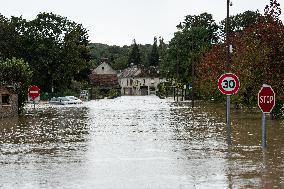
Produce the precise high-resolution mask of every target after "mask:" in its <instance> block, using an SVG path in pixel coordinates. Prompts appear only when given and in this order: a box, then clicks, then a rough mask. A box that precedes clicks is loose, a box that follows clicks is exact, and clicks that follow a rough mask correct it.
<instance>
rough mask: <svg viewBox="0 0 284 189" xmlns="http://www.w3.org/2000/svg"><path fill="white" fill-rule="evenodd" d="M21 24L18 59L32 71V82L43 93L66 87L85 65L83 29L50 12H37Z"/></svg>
mask: <svg viewBox="0 0 284 189" xmlns="http://www.w3.org/2000/svg"><path fill="white" fill-rule="evenodd" d="M22 25H23V26H22V27H24V29H19V31H21V33H20V34H21V35H22V40H21V42H22V48H21V49H22V53H21V57H22V58H23V59H24V60H26V61H27V62H29V64H30V66H31V69H32V70H33V73H34V76H33V83H34V84H36V85H39V86H40V88H41V89H42V90H43V91H47V92H49V91H51V89H52V88H53V87H54V88H55V90H56V91H64V90H65V89H67V88H69V86H70V84H71V81H72V80H73V79H74V77H75V76H76V75H77V74H79V75H80V72H81V71H82V70H84V69H86V67H87V66H88V64H87V62H88V60H89V58H90V57H89V49H88V46H87V45H88V34H87V31H86V29H85V28H83V27H82V25H80V24H77V23H75V22H73V21H70V20H68V19H67V18H66V17H62V16H59V15H55V14H53V13H40V14H38V15H37V17H36V18H35V19H34V20H31V21H29V22H24V23H23V24H22ZM20 26H21V25H20ZM78 78H82V77H81V76H78Z"/></svg>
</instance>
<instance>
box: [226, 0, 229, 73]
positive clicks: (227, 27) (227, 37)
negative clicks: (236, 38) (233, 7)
mask: <svg viewBox="0 0 284 189" xmlns="http://www.w3.org/2000/svg"><path fill="white" fill-rule="evenodd" d="M229 28H230V0H227V19H226V46H227V61H226V70H227V72H228V71H230V40H229V32H230V30H229Z"/></svg>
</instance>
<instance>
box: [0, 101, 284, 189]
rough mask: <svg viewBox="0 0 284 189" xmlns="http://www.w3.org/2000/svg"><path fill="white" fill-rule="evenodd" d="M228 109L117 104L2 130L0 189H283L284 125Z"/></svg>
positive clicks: (44, 112)
mask: <svg viewBox="0 0 284 189" xmlns="http://www.w3.org/2000/svg"><path fill="white" fill-rule="evenodd" d="M267 126H268V128H267V136H268V141H267V144H268V149H267V151H265V152H264V151H263V150H262V149H261V147H260V146H261V114H260V113H249V112H247V111H245V112H241V111H239V112H236V111H232V131H233V133H232V143H233V146H231V147H228V145H227V141H226V140H227V134H226V129H225V128H226V124H225V106H222V105H220V104H212V103H204V102H198V103H197V104H196V107H195V108H194V111H193V110H192V108H191V104H190V102H183V103H176V102H172V101H171V100H169V99H162V100H161V99H159V98H157V97H155V96H146V97H119V98H117V99H113V100H107V99H105V100H100V101H90V102H86V103H85V104H83V105H76V106H48V105H46V106H41V107H38V109H37V112H36V113H35V114H34V113H33V111H32V110H28V112H27V113H26V114H25V115H23V116H20V117H18V118H16V119H3V120H1V123H0V174H1V175H0V188H27V189H32V188H68V189H69V188H74V189H78V188H98V189H187V188H284V160H283V157H284V145H283V143H284V137H283V136H284V123H283V122H282V121H271V120H268V121H267Z"/></svg>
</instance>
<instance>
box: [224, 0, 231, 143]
mask: <svg viewBox="0 0 284 189" xmlns="http://www.w3.org/2000/svg"><path fill="white" fill-rule="evenodd" d="M230 6H231V2H230V0H227V18H226V48H227V53H226V55H227V56H226V66H225V67H226V72H227V73H229V72H230V69H231V62H230V60H231V54H230V53H231V52H230V49H231V43H230V39H229V32H230ZM230 114H231V97H230V95H227V111H226V117H227V119H226V122H227V139H228V145H231V144H232V140H231V132H232V131H231V119H230Z"/></svg>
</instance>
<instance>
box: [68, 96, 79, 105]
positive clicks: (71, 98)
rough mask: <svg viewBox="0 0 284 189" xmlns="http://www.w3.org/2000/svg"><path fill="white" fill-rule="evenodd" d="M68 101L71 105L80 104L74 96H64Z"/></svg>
mask: <svg viewBox="0 0 284 189" xmlns="http://www.w3.org/2000/svg"><path fill="white" fill-rule="evenodd" d="M65 97H66V98H67V99H68V100H70V101H71V102H72V104H82V100H80V99H79V98H77V97H75V96H65Z"/></svg>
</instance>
